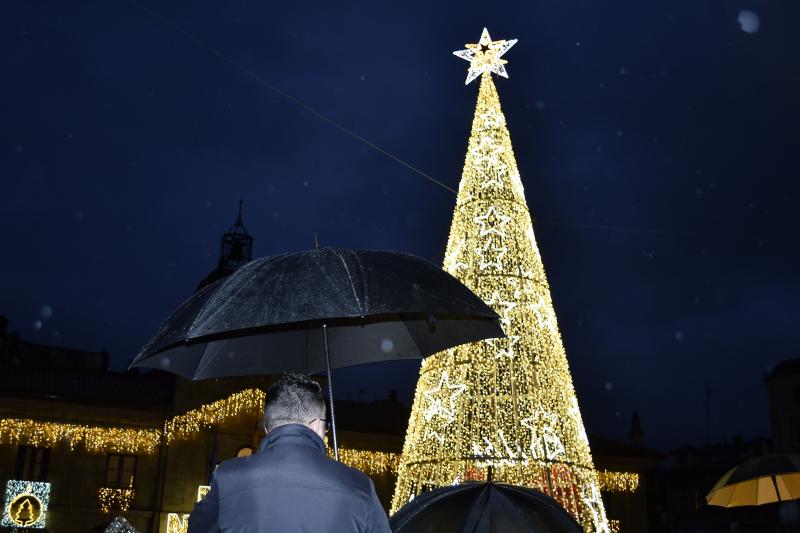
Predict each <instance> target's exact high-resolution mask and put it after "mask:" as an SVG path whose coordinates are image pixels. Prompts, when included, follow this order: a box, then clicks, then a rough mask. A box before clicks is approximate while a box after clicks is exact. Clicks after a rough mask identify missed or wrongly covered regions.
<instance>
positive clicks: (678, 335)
mask: <svg viewBox="0 0 800 533" xmlns="http://www.w3.org/2000/svg"><path fill="white" fill-rule="evenodd" d="M675 340H676V341H682V340H683V332H682V331H676V332H675Z"/></svg>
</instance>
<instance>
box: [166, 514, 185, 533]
mask: <svg viewBox="0 0 800 533" xmlns="http://www.w3.org/2000/svg"><path fill="white" fill-rule="evenodd" d="M187 531H189V513H167V533H186V532H187Z"/></svg>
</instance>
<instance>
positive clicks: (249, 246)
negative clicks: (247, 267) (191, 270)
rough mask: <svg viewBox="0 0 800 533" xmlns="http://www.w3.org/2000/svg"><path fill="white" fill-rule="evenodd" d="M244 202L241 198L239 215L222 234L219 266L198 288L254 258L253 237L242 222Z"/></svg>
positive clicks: (220, 277) (209, 283)
mask: <svg viewBox="0 0 800 533" xmlns="http://www.w3.org/2000/svg"><path fill="white" fill-rule="evenodd" d="M243 203H244V202H243V201H242V200H239V216H238V217H236V222H234V223H233V226H231V228H230V229H229V230H228V231H226V232H225V233H224V234H223V235H222V241H221V242H220V250H219V262H218V263H217V267H216V268H215V269H214V270H212V271H211V272H210V273H209V274H208V276H206V277H205V278H204V279H203V281H201V282H200V284H199V285H198V286H197V289H196V290H198V291H199V290H200V289H202V288H203V287H205V286H207V285H211V284H212V283H214V282H215V281H217V280H218V279H222V278H224V277H225V276H227V275H228V274H231V273H233V272H234V271H235V270H236V269H238V268H239V267H240V266H242V265H244V264H245V263H247V262H249V261H252V260H253V237H252V236H251V235H250V234H249V233H247V228H245V227H244V222H242V206H243Z"/></svg>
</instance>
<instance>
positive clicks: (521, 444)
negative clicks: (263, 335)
mask: <svg viewBox="0 0 800 533" xmlns="http://www.w3.org/2000/svg"><path fill="white" fill-rule="evenodd" d="M515 42H516V41H511V40H509V41H506V40H499V41H493V40H492V39H491V38H490V36H489V33H488V32H487V31H486V30H485V29H484V31H483V33H482V35H481V38H480V41H479V42H478V43H476V44H469V45H467V48H466V49H465V50H460V51H458V52H455V54H456V55H457V56H458V57H460V58H462V59H466V60H467V61H469V62H470V69H469V74H468V78H467V83H469V82H470V81H471V80H472V79H476V78H478V77H480V80H481V81H480V90H479V92H478V101H477V106H476V108H475V114H474V118H473V121H472V133H471V135H470V138H469V145H468V149H467V154H466V159H465V163H464V169H463V173H462V177H461V183H460V185H459V190H458V196H457V198H456V205H455V210H454V213H453V221H452V224H451V226H450V236H449V239H448V243H447V249H446V252H445V260H444V270H446V271H447V272H449V273H450V274H452V275H453V276H455V277H456V278H458V279H459V280H460V281H461V282H463V283H464V284H465V285H467V286H468V287H469V288H470V289H472V291H473V292H475V293H476V294H477V295H478V296H480V297H481V298H482V299H483V300H484V301H485V302H486V303H487V304H489V305H490V306H492V308H493V309H494V310H495V311H496V312H497V313H498V315H499V316H500V321H501V323H502V325H503V329H504V330H505V332H506V334H507V335H508V337H507V338H505V339H495V340H490V341H481V342H477V343H472V344H465V345H462V346H458V347H456V348H453V349H450V350H447V351H445V352H441V353H439V354H436V355H434V356H432V357H429V358H427V359H425V360H424V361H423V363H422V368H421V370H420V376H419V381H418V383H417V390H416V394H415V398H414V405H413V408H412V412H411V418H410V420H409V427H408V432H407V435H406V440H405V445H404V448H403V455H402V457H401V461H400V465H399V469H398V482H397V486H396V489H395V494H394V498H393V501H392V513H394V512H396V511H397V510H398V509H400V507H402V506H403V505H404V504H406V503H407V502H408V501H410V500H411V499H412V498H413V497H414V496H416V495H418V494H420V493H421V492H422V491H424V490H428V489H430V488H434V487H441V486H447V485H452V484H454V483H457V482H459V481H460V480H464V479H486V470H487V468H488V467H492V468H493V470H494V478H495V480H497V481H502V482H507V483H511V484H515V485H524V486H529V487H533V488H535V489H538V490H540V491H542V492H544V493H546V494H548V495H550V496H552V497H553V498H555V499H556V500H558V501H559V502H560V503H561V505H562V506H563V507H564V508H565V509H566V510H567V511H568V512H569V513H570V514H572V515H573V516H574V517H575V518H576V519H577V520H578V521H579V522H580V523H581V525H582V526H583V527H584V529H586V531H589V532H604V533H607V532H608V521H607V519H606V516H605V510H604V508H603V503H602V500H601V499H600V491H599V487H598V480H597V473H596V472H595V469H594V464H593V461H592V457H591V453H590V450H589V441H588V439H587V437H586V432H585V429H584V426H583V421H582V418H581V413H580V409H579V408H578V402H577V399H576V395H575V389H574V387H573V384H572V376H571V374H570V370H569V364H568V362H567V356H566V353H565V351H564V346H563V344H562V341H561V335H560V333H559V330H558V323H557V319H556V314H555V311H554V309H553V302H552V300H551V296H550V288H549V286H548V283H547V277H546V275H545V271H544V265H543V264H542V259H541V256H540V254H539V249H538V246H537V244H536V239H535V237H534V233H533V225H532V221H531V215H530V212H529V210H528V206H527V203H526V200H525V193H524V190H523V186H522V181H521V179H520V174H519V171H518V169H517V163H516V160H515V157H514V151H513V148H512V145H511V137H510V135H509V132H508V129H507V127H506V119H505V116H504V114H503V111H502V109H501V107H500V99H499V97H498V94H497V89H496V88H495V85H494V82H493V81H492V77H491V76H492V74H491V73H492V72H494V73H496V74H499V75H502V76H507V72H506V70H505V63H506V61H505V60H504V59H501V56H502V55H503V54H505V52H506V51H508V49H509V48H511V46H513V44H514V43H515Z"/></svg>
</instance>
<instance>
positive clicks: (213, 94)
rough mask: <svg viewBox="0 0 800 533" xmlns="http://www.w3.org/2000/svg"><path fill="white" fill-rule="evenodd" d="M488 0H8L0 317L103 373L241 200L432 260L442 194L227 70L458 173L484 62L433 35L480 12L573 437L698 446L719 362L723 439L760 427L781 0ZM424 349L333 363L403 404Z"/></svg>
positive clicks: (776, 294) (787, 72)
mask: <svg viewBox="0 0 800 533" xmlns="http://www.w3.org/2000/svg"><path fill="white" fill-rule="evenodd" d="M137 1H138V0H137ZM491 4H492V3H488V4H487V3H486V2H457V3H456V2H452V3H449V4H444V3H441V4H433V3H428V2H420V3H409V2H403V3H388V2H373V3H350V2H309V3H280V4H279V3H269V2H256V1H244V0H239V1H229V2H221V1H217V2H210V1H192V2H188V1H182V2H152V1H147V0H141V3H135V2H132V1H130V0H115V1H111V2H100V1H95V2H53V1H35V2H31V1H23V0H14V1H10V2H6V3H4V5H3V7H2V17H0V29H1V30H2V31H0V42H2V50H3V53H2V56H0V61H2V71H3V83H2V85H0V106H1V107H0V110H1V111H2V112H1V113H0V118H1V119H0V171H1V172H0V176H1V178H0V179H2V188H1V189H0V190H1V191H2V194H0V227H2V228H3V234H4V239H3V252H2V256H1V257H2V261H0V314H5V315H7V316H8V317H9V318H10V320H11V328H12V329H13V330H16V331H18V332H19V333H20V334H21V335H23V336H24V337H25V338H28V339H31V340H34V341H39V342H45V343H52V344H59V345H65V346H69V347H76V348H83V349H90V350H99V349H107V350H108V351H109V352H110V353H111V356H112V360H113V362H114V365H115V368H118V369H121V368H123V367H124V366H125V365H126V364H127V362H128V361H129V360H130V359H131V358H132V357H133V356H134V355H135V353H136V352H137V350H138V349H139V348H140V347H141V346H142V345H143V344H144V343H145V341H146V340H147V339H148V338H149V336H150V335H151V334H152V333H153V332H154V331H155V328H156V326H157V325H158V324H159V322H160V321H161V320H162V319H163V318H165V316H166V315H167V314H168V313H169V312H170V311H171V310H172V309H173V308H174V307H175V306H176V305H177V304H178V303H179V302H180V301H182V300H183V299H185V298H186V297H187V296H189V295H190V294H191V292H192V291H193V289H194V288H195V286H196V284H197V282H198V281H199V280H200V279H201V278H202V277H203V276H204V275H205V274H207V273H208V271H209V270H211V269H212V268H213V266H214V264H215V262H216V260H217V254H218V242H219V237H220V234H221V233H222V231H224V230H225V229H226V228H227V227H228V226H230V224H231V223H232V222H233V220H234V218H235V214H236V207H237V201H238V199H239V198H240V197H243V198H244V199H245V223H246V225H247V227H248V229H249V230H250V232H251V233H252V234H253V235H254V236H255V238H256V241H255V251H256V255H257V256H263V255H270V254H273V253H279V252H285V251H293V250H299V249H304V248H310V247H311V246H312V245H313V234H314V232H319V233H320V239H321V243H322V244H323V245H337V246H347V247H356V248H381V249H396V250H403V251H408V252H411V253H415V254H418V255H421V256H423V257H426V258H428V259H431V260H433V261H435V262H437V263H440V262H441V258H442V255H443V250H444V246H445V243H446V238H447V232H448V228H449V223H450V217H451V214H452V209H453V206H454V201H455V198H454V195H453V194H452V193H450V192H448V191H446V190H444V189H442V188H440V187H438V186H436V185H435V184H433V183H431V182H429V181H426V180H425V179H424V178H422V177H421V176H419V175H418V174H415V173H413V172H411V171H409V170H408V169H407V168H405V167H403V166H402V165H399V164H398V163H396V162H394V161H392V160H391V159H389V158H387V157H385V156H384V155H382V154H380V153H378V152H377V151H375V150H373V149H371V148H369V147H367V146H366V145H364V144H362V143H360V142H358V141H356V140H354V139H353V138H352V137H349V136H347V135H345V134H343V133H342V132H340V131H339V130H337V129H336V128H334V127H332V126H331V125H329V124H327V123H325V122H324V121H322V120H320V119H319V118H317V117H315V116H314V115H312V114H311V113H309V112H308V111H304V110H303V109H302V108H300V107H299V106H297V105H296V104H294V103H292V102H291V101H289V100H287V99H285V98H283V97H281V96H280V95H278V94H276V93H275V92H273V91H272V90H270V89H269V88H268V87H266V86H264V85H262V84H260V83H258V82H257V81H255V80H254V79H253V78H252V77H250V76H248V75H247V74H246V73H245V70H247V71H250V72H251V73H253V74H255V75H257V76H260V77H262V78H263V79H265V80H267V81H268V82H269V83H272V84H274V85H275V86H277V87H279V88H280V89H282V90H284V91H286V92H288V93H290V94H291V95H293V96H295V97H296V98H299V99H301V100H303V101H304V102H306V103H307V104H309V105H310V106H312V107H313V108H315V109H317V110H318V111H320V112H321V113H324V114H326V115H327V116H329V117H331V118H332V119H333V120H335V121H337V122H338V123H340V124H341V125H342V126H344V127H347V128H350V129H352V130H354V131H356V132H357V133H358V134H360V135H363V136H364V137H366V138H368V139H369V140H370V141H372V142H374V143H376V144H378V145H380V146H381V147H383V148H385V149H387V150H388V151H390V152H392V153H393V154H395V155H396V156H398V157H400V158H402V159H404V160H406V161H408V162H409V163H410V164H412V165H413V166H415V167H417V168H419V169H421V170H422V171H424V172H426V173H428V174H430V175H432V176H435V177H436V178H437V179H439V180H441V181H443V182H445V183H447V184H448V185H449V186H451V187H453V188H455V187H457V184H458V180H459V177H460V173H461V167H462V164H463V160H464V155H465V150H466V143H467V138H468V135H469V127H470V124H471V120H472V112H473V109H474V105H475V97H476V93H477V84H472V85H470V86H467V87H465V86H464V85H463V81H464V78H465V74H466V66H467V64H466V63H465V62H463V61H461V60H459V59H457V58H455V57H454V56H452V55H451V51H452V50H457V49H461V48H463V45H464V43H466V42H475V41H476V40H477V38H478V37H479V35H480V31H481V28H482V27H483V26H487V27H488V28H489V31H490V32H491V34H492V36H493V37H494V38H496V39H497V38H518V39H519V43H518V44H517V45H516V46H515V47H514V48H512V49H511V51H510V52H509V53H508V54H507V56H506V57H507V59H508V60H509V64H508V70H509V73H510V76H511V79H510V80H505V79H501V80H499V81H498V82H497V85H498V90H499V92H500V95H501V101H502V103H503V106H504V111H505V113H506V117H507V119H508V123H509V129H510V131H511V135H512V140H513V143H514V148H515V152H516V154H517V159H518V163H519V168H520V172H521V174H522V180H523V183H524V185H525V188H526V194H527V199H528V203H529V206H530V208H531V211H532V214H533V216H534V219H535V220H536V221H537V222H536V224H535V231H536V235H537V238H538V240H539V244H540V247H541V250H542V255H543V259H544V262H545V267H546V270H547V273H548V276H549V279H550V284H551V287H552V292H553V298H554V302H555V306H556V312H557V314H558V317H559V323H560V327H561V330H562V334H563V337H564V342H565V345H566V348H567V353H568V355H569V359H570V364H571V367H572V370H573V376H574V379H575V384H576V388H577V391H578V395H579V399H580V401H581V404H582V407H583V411H584V417H585V419H586V422H587V427H588V430H589V431H590V433H599V434H605V435H609V436H618V437H621V436H622V435H623V434H624V433H625V431H627V429H628V425H629V421H630V416H631V413H632V411H634V410H638V411H640V413H641V416H642V420H643V424H644V429H645V431H646V432H647V433H648V443H649V444H652V445H654V446H660V447H670V446H676V445H682V444H688V443H700V442H703V441H704V439H705V407H704V405H705V404H704V402H705V400H704V398H705V396H704V389H705V383H706V382H708V383H709V384H710V386H711V388H712V390H713V394H712V396H711V413H712V420H711V438H712V439H715V440H716V439H723V438H728V437H730V436H732V435H735V434H740V435H743V436H755V435H766V434H767V433H768V432H769V425H768V418H767V406H766V393H765V390H764V386H763V384H762V382H761V380H762V377H763V375H764V373H765V371H766V370H767V369H769V368H770V367H771V365H772V364H774V362H776V361H778V360H780V359H782V358H787V357H794V356H797V355H798V353H797V346H798V345H800V338H799V337H800V333H798V329H800V328H798V327H797V324H798V321H799V319H800V313H799V312H798V307H797V301H798V300H800V275H798V266H800V265H799V264H798V263H800V261H799V260H800V253H799V252H798V250H797V246H796V244H797V237H796V233H797V229H798V228H797V226H798V223H797V216H796V213H797V207H798V205H797V204H798V202H797V197H798V192H800V185H798V183H797V178H798V177H800V162H799V161H800V160H799V159H798V157H797V153H798V145H797V140H798V138H800V135H798V134H799V133H800V132H799V131H798V129H800V128H798V123H800V122H799V121H798V119H800V109H798V107H800V106H799V105H798V96H797V95H798V94H800V62H798V60H797V52H798V50H800V46H798V45H800V37H798V32H797V31H796V30H797V24H798V22H800V10H799V9H798V7H797V3H796V2H792V1H789V0H784V1H766V0H751V1H741V0H729V1H726V2H719V1H711V0H709V1H705V0H703V1H698V0H675V1H673V2H662V3H653V2H641V1H636V0H621V1H618V2H610V3H609V2H588V1H586V2H584V1H576V0H561V1H555V0H543V1H537V2H519V3H511V2H509V3H497V5H495V6H493V7H492V8H491V9H489V8H487V7H486V6H487V5H491ZM143 6H144V7H143ZM148 9H154V10H156V11H157V12H158V14H159V15H160V16H161V17H164V18H159V16H153V14H152V13H150V12H148ZM741 10H750V11H751V12H752V13H754V14H755V15H756V16H757V17H758V22H759V24H758V31H756V32H755V33H747V32H745V31H744V30H743V29H742V27H741V24H740V22H739V19H740V18H741V17H740V11H741ZM165 19H166V20H169V21H172V22H173V23H175V24H177V25H178V26H179V27H181V28H183V29H184V30H185V31H187V32H189V33H190V34H191V35H193V36H195V37H196V38H199V39H200V40H202V41H203V42H204V43H206V44H207V45H208V47H210V49H209V48H204V47H203V46H201V45H198V44H197V43H196V42H194V41H193V40H192V38H190V37H188V36H187V35H185V34H183V33H181V31H179V30H178V29H176V28H175V27H174V26H172V25H170V23H168V22H166V20H165ZM744 22H745V25H746V27H747V29H749V30H751V31H752V30H753V29H754V28H753V27H752V24H751V23H752V22H753V19H752V17H750V18H747V17H746V16H745V17H744ZM213 50H216V51H218V52H219V53H220V54H222V55H223V56H225V57H227V58H230V59H231V60H232V61H233V62H234V63H235V64H236V65H238V67H237V66H233V65H231V64H230V63H228V62H227V61H225V60H224V59H221V58H220V57H218V56H217V55H216V54H215V53H214V52H213ZM239 67H241V68H239ZM243 69H244V70H243ZM609 228H616V229H609ZM621 228H622V229H621ZM50 311H52V314H51V313H50ZM37 321H39V322H37ZM40 324H41V325H40ZM416 370H417V367H416V366H415V365H413V364H404V365H398V366H389V367H386V366H380V365H379V366H375V367H371V368H368V369H353V370H347V371H340V372H338V373H337V378H338V381H337V384H338V386H339V391H340V393H341V396H343V397H344V396H346V395H348V394H350V395H351V396H352V397H355V396H357V395H358V391H359V389H360V388H364V389H365V391H364V392H363V394H362V397H363V398H370V397H371V396H372V395H378V396H383V395H385V394H386V392H387V390H388V389H389V388H392V387H394V388H397V389H399V391H400V394H401V397H402V398H405V399H407V400H408V401H410V399H411V396H412V394H413V387H414V384H415V381H416ZM362 383H367V384H362Z"/></svg>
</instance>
